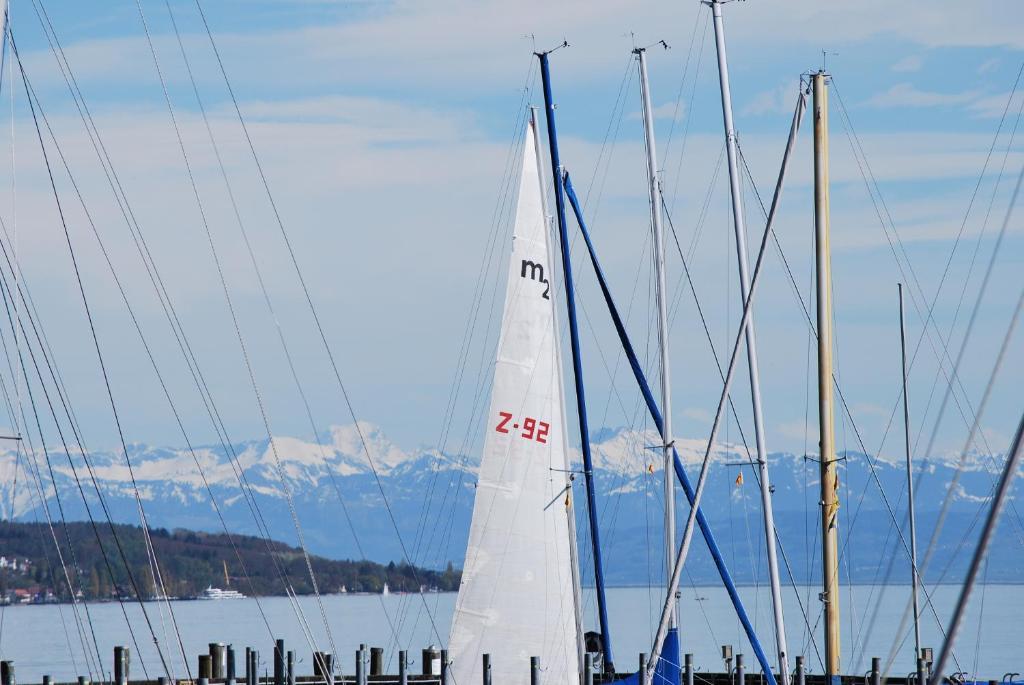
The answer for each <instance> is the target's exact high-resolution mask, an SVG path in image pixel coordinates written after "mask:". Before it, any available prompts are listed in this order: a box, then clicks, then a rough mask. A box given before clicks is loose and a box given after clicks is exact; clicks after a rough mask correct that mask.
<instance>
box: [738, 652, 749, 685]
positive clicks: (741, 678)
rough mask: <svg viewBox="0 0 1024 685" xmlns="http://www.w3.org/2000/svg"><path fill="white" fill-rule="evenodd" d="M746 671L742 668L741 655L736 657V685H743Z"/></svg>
mask: <svg viewBox="0 0 1024 685" xmlns="http://www.w3.org/2000/svg"><path fill="white" fill-rule="evenodd" d="M746 673H747V670H746V668H744V666H743V655H742V654H737V655H736V685H744V677H745V676H746Z"/></svg>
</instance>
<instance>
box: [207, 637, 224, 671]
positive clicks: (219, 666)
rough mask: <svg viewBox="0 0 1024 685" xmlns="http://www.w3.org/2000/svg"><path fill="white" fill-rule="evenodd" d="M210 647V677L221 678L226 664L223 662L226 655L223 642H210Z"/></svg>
mask: <svg viewBox="0 0 1024 685" xmlns="http://www.w3.org/2000/svg"><path fill="white" fill-rule="evenodd" d="M208 646H209V648H210V662H211V666H210V668H211V675H210V677H211V678H217V679H220V678H223V677H224V671H225V670H227V669H226V666H227V664H225V663H224V661H225V657H226V656H227V655H226V653H225V649H224V643H223V642H211V643H210V644H209V645H208Z"/></svg>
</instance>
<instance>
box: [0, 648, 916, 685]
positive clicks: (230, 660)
mask: <svg viewBox="0 0 1024 685" xmlns="http://www.w3.org/2000/svg"><path fill="white" fill-rule="evenodd" d="M273 652H274V659H273V675H272V676H271V674H270V673H268V672H264V675H263V677H260V675H259V667H260V655H259V652H258V651H257V650H255V649H253V648H251V647H246V648H245V653H244V661H243V662H242V663H241V664H240V663H239V661H238V659H237V657H238V656H239V654H237V653H236V651H235V648H234V647H233V646H232V645H225V644H223V643H210V645H209V651H208V652H207V653H206V654H200V655H199V659H198V674H197V680H196V681H195V682H196V683H197V685H209V684H210V683H211V682H222V683H226V685H241V684H242V683H244V685H296V684H297V683H332V684H333V683H342V684H347V683H351V684H352V685H369V679H370V678H371V677H372V678H373V679H374V681H375V683H380V682H382V681H384V682H389V683H397V685H410V683H411V684H412V685H450V683H449V674H448V666H449V660H448V652H447V650H444V649H441V650H438V649H435V648H433V647H430V648H427V649H424V650H423V652H422V661H421V672H420V673H416V674H413V673H410V672H409V669H408V666H409V660H408V653H407V652H406V651H405V650H402V651H400V652H398V674H397V676H390V677H388V676H386V675H385V674H384V649H383V648H381V647H371V648H369V649H368V648H367V647H366V645H360V647H359V649H358V650H357V651H356V654H355V672H354V674H353V675H352V676H348V677H346V676H343V675H335V673H336V670H340V664H335V662H334V656H333V655H332V654H330V653H329V652H313V673H312V676H298V675H297V674H296V665H297V659H296V655H295V652H294V651H286V650H285V643H284V640H277V641H276V642H275V644H274V649H273ZM922 652H923V653H922V655H921V658H919V659H918V660H917V672H916V673H911V674H909V675H908V677H907V678H905V679H903V678H899V679H890V680H900V681H903V682H905V683H907V685H922V684H924V683H927V682H928V679H929V678H930V676H931V673H930V671H931V658H930V657H931V654H930V652H931V650H922ZM593 656H594V655H593V654H586V655H585V659H584V669H583V671H584V672H583V683H582V685H595V683H597V685H602V684H604V683H607V682H608V681H609V680H612V679H614V678H615V677H616V676H610V675H609V674H604V673H600V672H596V671H595V668H594V660H593ZM722 657H723V660H724V661H725V666H726V673H721V674H716V673H701V674H700V676H699V677H700V679H701V680H702V681H704V682H708V683H713V684H714V685H748V683H747V680H748V679H749V680H751V681H754V682H763V680H762V678H761V677H760V675H753V674H751V675H750V676H748V674H747V672H746V665H745V663H744V660H743V655H742V654H736V655H735V658H734V657H733V654H732V648H731V647H730V646H728V645H725V646H723V647H722ZM646 660H647V655H646V654H641V655H640V658H639V668H640V671H641V672H642V671H643V668H644V665H645V663H646ZM482 661H483V663H482V666H483V669H482V672H483V682H482V684H481V685H493V683H492V680H491V655H490V654H484V655H482ZM130 666H131V652H130V650H129V649H128V648H127V647H114V672H113V680H112V684H111V685H128V684H129V671H130ZM524 666H525V664H524ZM336 667H338V668H336ZM793 675H794V678H793V681H794V685H813V683H811V682H810V681H816V680H817V679H818V678H819V677H818V676H808V674H807V673H806V669H805V667H804V658H803V657H802V656H798V657H796V670H795V672H794V674H793ZM682 676H683V677H682V679H681V680H682V683H681V684H680V685H694V679H695V671H694V667H693V655H692V654H686V655H685V656H684V659H683V668H682ZM618 677H622V676H621V675H620V676H618ZM881 678H882V673H881V660H880V659H878V658H877V657H876V658H873V659H872V660H871V670H870V671H869V672H868V673H867V674H865V676H864V677H863V680H861V679H859V678H858V679H857V680H858V681H860V682H863V683H864V685H881ZM541 680H542V678H541V663H540V657H530V683H531V685H541ZM148 682H149V683H155V685H171V683H170V681H169V680H168V679H167V678H165V677H160V678H158V679H157V680H156V681H148ZM178 682H179V683H184V682H189V681H178ZM754 682H751V683H750V685H754ZM0 685H17V682H16V679H15V674H14V664H13V663H12V662H10V661H0ZM43 685H56V684H55V683H54V681H53V679H52V678H51V677H50V676H43ZM77 685H90V681H89V679H88V678H87V677H85V676H79V678H78V683H77ZM499 685H500V684H499Z"/></svg>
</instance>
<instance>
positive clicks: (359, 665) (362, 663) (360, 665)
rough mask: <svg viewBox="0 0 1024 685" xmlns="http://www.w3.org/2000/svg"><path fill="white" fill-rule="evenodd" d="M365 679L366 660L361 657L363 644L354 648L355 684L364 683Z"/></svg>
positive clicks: (360, 684) (362, 684) (361, 684)
mask: <svg viewBox="0 0 1024 685" xmlns="http://www.w3.org/2000/svg"><path fill="white" fill-rule="evenodd" d="M365 679H366V660H365V659H364V657H363V646H362V645H360V647H359V649H357V650H356V685H364V681H365Z"/></svg>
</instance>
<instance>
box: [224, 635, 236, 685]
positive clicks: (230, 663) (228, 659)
mask: <svg viewBox="0 0 1024 685" xmlns="http://www.w3.org/2000/svg"><path fill="white" fill-rule="evenodd" d="M235 673H236V671H235V646H234V645H228V646H227V647H226V648H225V650H224V678H225V680H226V682H227V685H235Z"/></svg>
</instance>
